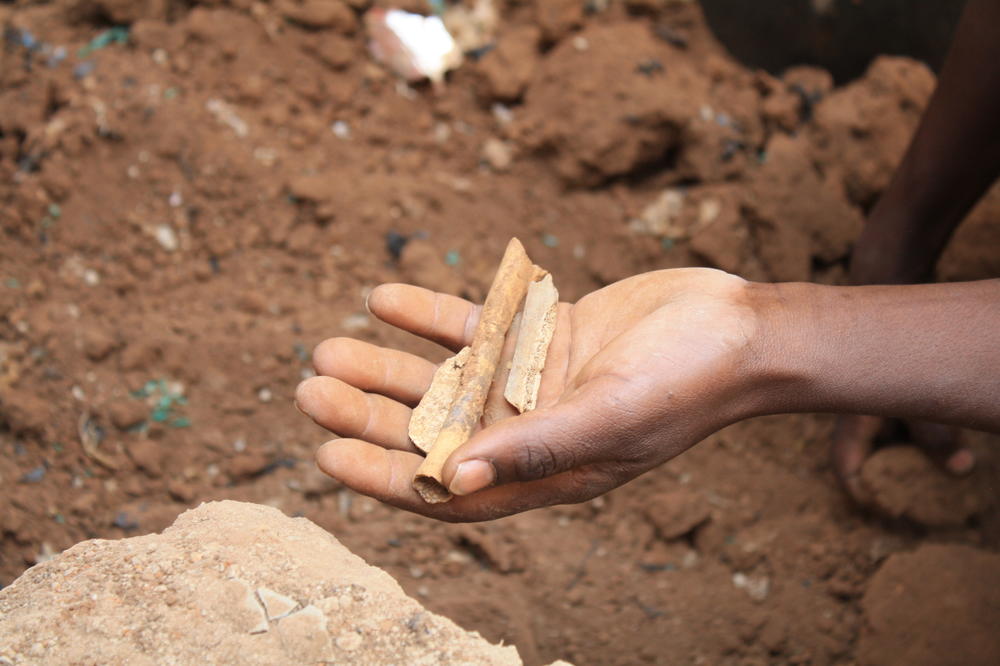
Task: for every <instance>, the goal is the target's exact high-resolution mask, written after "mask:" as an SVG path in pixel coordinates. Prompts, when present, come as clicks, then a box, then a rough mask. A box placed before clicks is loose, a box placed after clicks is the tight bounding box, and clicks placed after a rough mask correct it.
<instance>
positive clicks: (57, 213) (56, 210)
mask: <svg viewBox="0 0 1000 666" xmlns="http://www.w3.org/2000/svg"><path fill="white" fill-rule="evenodd" d="M49 217H51V218H52V219H53V220H58V219H59V218H60V217H62V207H60V206H59V204H57V203H51V204H49Z"/></svg>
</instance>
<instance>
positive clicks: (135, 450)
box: [128, 439, 164, 478]
mask: <svg viewBox="0 0 1000 666" xmlns="http://www.w3.org/2000/svg"><path fill="white" fill-rule="evenodd" d="M163 453H164V452H163V449H162V448H161V447H160V445H159V444H158V443H156V442H155V441H153V440H151V439H140V440H139V441H138V442H135V443H133V444H131V445H130V446H129V447H128V455H129V457H130V458H131V459H132V462H134V463H135V466H136V467H138V468H139V469H141V470H142V471H144V472H145V473H146V474H147V475H148V476H150V477H152V478H157V477H159V476H160V474H161V473H162V470H163Z"/></svg>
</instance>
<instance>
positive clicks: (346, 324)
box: [340, 312, 371, 332]
mask: <svg viewBox="0 0 1000 666" xmlns="http://www.w3.org/2000/svg"><path fill="white" fill-rule="evenodd" d="M370 325H371V320H370V319H369V318H368V315H366V314H363V313H361V312H357V313H355V314H352V315H348V316H347V317H344V319H343V320H341V322H340V326H341V327H342V328H343V329H344V330H345V331H347V332H353V331H360V330H361V329H363V328H368V327H369V326H370Z"/></svg>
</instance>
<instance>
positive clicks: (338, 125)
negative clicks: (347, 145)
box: [330, 120, 351, 139]
mask: <svg viewBox="0 0 1000 666" xmlns="http://www.w3.org/2000/svg"><path fill="white" fill-rule="evenodd" d="M330 130H331V131H332V132H333V135H334V136H336V137H337V138H339V139H350V138H351V126H350V125H348V124H347V123H345V122H344V121H343V120H338V121H337V122H335V123H334V124H333V125H332V126H331V127H330Z"/></svg>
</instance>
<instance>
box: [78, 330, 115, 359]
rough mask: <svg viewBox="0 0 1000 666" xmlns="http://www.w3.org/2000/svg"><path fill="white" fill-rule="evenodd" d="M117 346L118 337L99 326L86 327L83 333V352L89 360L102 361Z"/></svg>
mask: <svg viewBox="0 0 1000 666" xmlns="http://www.w3.org/2000/svg"><path fill="white" fill-rule="evenodd" d="M117 347H118V339H117V338H116V337H115V336H114V335H112V334H111V333H109V332H107V331H105V330H103V329H100V328H88V329H87V330H86V331H85V332H84V334H83V353H84V354H86V355H87V358H89V359H90V360H91V361H103V360H104V359H105V358H107V357H108V355H109V354H111V352H113V351H114V350H115V349H116V348H117Z"/></svg>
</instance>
